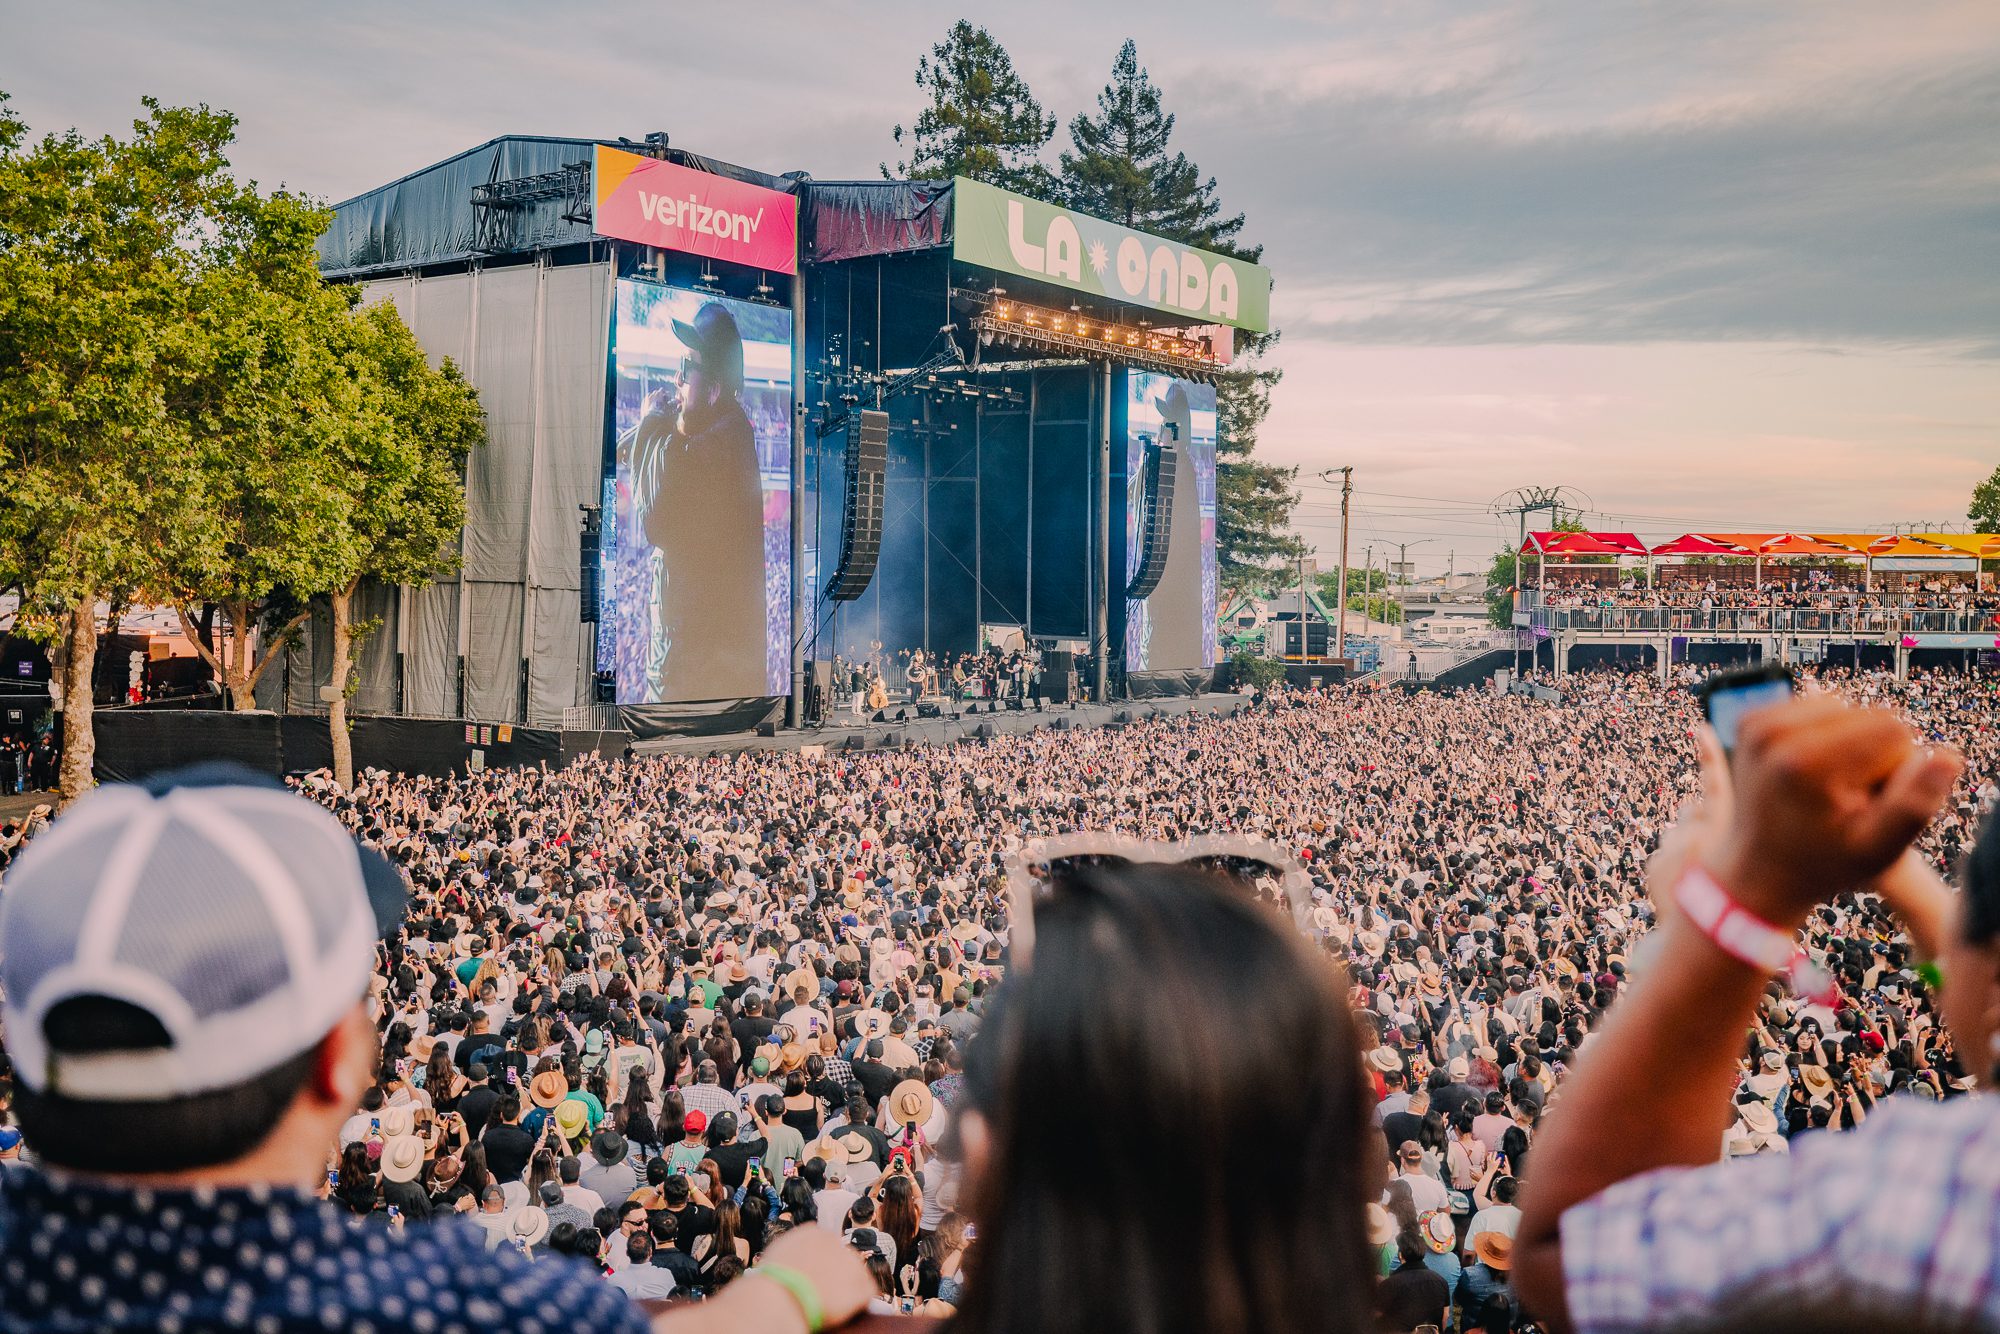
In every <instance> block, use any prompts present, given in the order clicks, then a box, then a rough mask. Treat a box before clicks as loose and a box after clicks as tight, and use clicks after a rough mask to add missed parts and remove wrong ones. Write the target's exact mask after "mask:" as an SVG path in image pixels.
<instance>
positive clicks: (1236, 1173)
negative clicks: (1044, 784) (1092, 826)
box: [954, 865, 1383, 1334]
mask: <svg viewBox="0 0 2000 1334" xmlns="http://www.w3.org/2000/svg"><path fill="white" fill-rule="evenodd" d="M1035 927H1036V943H1035V957H1034V961H1033V963H1032V964H1031V965H1029V967H1028V968H1027V969H1026V970H1025V971H1018V972H1017V973H1016V974H1015V975H1014V976H1012V977H1010V978H1009V979H1008V981H1007V982H1006V983H1005V984H1004V985H1003V986H1002V987H1001V990H1000V995H999V997H998V999H997V1000H996V1001H995V1002H993V1003H992V1004H991V1005H990V1006H989V1008H988V1011H987V1015H986V1020H985V1027H984V1029H983V1030H982V1032H981V1034H980V1037H979V1041H977V1042H976V1043H974V1044H972V1048H971V1052H970V1061H969V1063H968V1064H969V1069H968V1071H967V1080H968V1093H969V1095H970V1102H971V1105H972V1107H973V1108H974V1109H975V1110H977V1111H978V1112H979V1113H980V1115H981V1116H982V1117H983V1118H984V1119H985V1121H986V1122H987V1124H988V1126H989V1127H990V1130H991V1142H992V1145H993V1150H992V1154H991V1157H990V1160H989V1162H988V1164H987V1167H986V1170H985V1171H984V1172H983V1173H982V1174H981V1178H980V1180H979V1181H977V1182H975V1183H972V1185H973V1192H974V1193H975V1194H976V1196H977V1199H976V1202H975V1203H974V1204H973V1205H972V1206H971V1210H970V1211H971V1212H972V1213H973V1214H974V1215H975V1216H976V1217H978V1218H979V1220H980V1222H981V1225H982V1228H981V1233H982V1235H981V1237H980V1243H979V1244H980V1247H981V1250H982V1252H983V1254H982V1255H981V1258H980V1264H979V1274H978V1281H977V1282H975V1283H973V1284H971V1285H970V1286H969V1287H968V1289H967V1291H966V1294H965V1301H964V1303H963V1304H962V1305H961V1306H960V1307H959V1312H958V1316H957V1319H956V1320H955V1321H954V1328H955V1330H957V1331H962V1332H963V1334H1027V1331H1030V1330H1033V1331H1037V1332H1038V1334H1085V1332H1086V1331H1092V1332H1094V1331H1097V1330H1102V1329H1116V1328H1148V1327H1150V1328H1168V1327H1179V1328H1210V1329H1253V1328H1254V1329H1259V1330H1265V1331H1271V1334H1290V1332H1292V1331H1301V1330H1305V1329H1308V1328H1310V1329H1312V1330H1313V1331H1315V1334H1343V1332H1344V1331H1360V1330H1363V1329H1366V1328H1368V1327H1369V1325H1370V1320H1369V1313H1370V1311H1371V1307H1372V1302H1373V1293H1374V1269H1373V1263H1372V1259H1373V1257H1372V1252H1371V1249H1370V1247H1369V1246H1368V1243H1367V1238H1366V1232H1365V1227H1364V1223H1365V1217H1364V1205H1365V1202H1366V1201H1367V1200H1368V1199H1369V1198H1371V1197H1373V1196H1374V1195H1375V1194H1376V1193H1377V1192H1378V1191H1379V1190H1380V1189H1381V1179H1382V1175H1383V1168H1382V1166H1381V1165H1380V1164H1379V1163H1377V1162H1376V1161H1375V1159H1374V1157H1373V1156H1372V1155H1370V1154H1369V1153H1367V1152H1366V1150H1365V1149H1364V1148H1363V1147H1362V1146H1363V1145H1364V1144H1366V1143H1367V1136H1368V1135H1369V1133H1370V1126H1369V1113H1370V1110H1371V1107H1370V1102H1371V1100H1370V1099H1369V1097H1368V1096H1367V1092H1366V1086H1365V1083H1364V1081H1363V1077H1362V1073H1361V1058H1360V1050H1359V1045H1358V1043H1357V1041H1356V1037H1355V1031H1354V1023H1353V1017H1352V1015H1351V1013H1350V1012H1349V1010H1348V1006H1347V1001H1346V984H1345V983H1344V981H1343V980H1342V979H1341V978H1340V976H1339V974H1338V973H1337V971H1336V969H1335V968H1334V966H1333V964H1332V962H1331V961H1330V960H1329V959H1328V958H1327V957H1326V956H1325V955H1324V954H1323V953H1320V952H1318V951H1316V950H1314V949H1312V948H1310V947H1309V946H1308V944H1307V942H1306V941H1305V940H1304V938H1303V937H1301V936H1300V935H1299V934H1298V933H1296V932H1294V931H1292V930H1291V929H1290V928H1289V927H1288V926H1286V925H1285V924H1284V923H1283V922H1282V921H1281V920H1280V919H1279V918H1278V917H1276V916H1275V915H1273V914H1272V913H1271V912H1270V911H1268V910H1267V909H1266V908H1263V907H1260V906H1258V905H1257V904H1256V903H1254V902H1253V901H1252V900H1251V898H1250V897H1249V896H1248V895H1247V894H1245V893H1244V892H1243V890H1242V888H1241V887H1240V886H1239V885H1238V884H1237V883H1236V882H1234V881H1231V880H1227V879H1224V878H1222V877H1220V876H1217V875H1214V874H1211V873H1208V872H1204V871H1201V870H1198V869H1194V868H1190V867H1182V866H1157V865H1134V866H1104V865H1100V866H1089V867H1079V868H1077V869H1076V870H1075V871H1074V872H1073V873H1070V874H1067V875H1065V876H1064V877H1062V879H1061V880H1060V881H1059V882H1058V884H1057V887H1056V890H1055V892H1054V893H1053V895H1052V896H1051V897H1050V898H1049V899H1048V901H1047V902H1045V903H1044V904H1043V905H1041V907H1040V908H1039V909H1038V911H1037V912H1036V916H1035ZM1245 988H1248V990H1247V992H1246V990H1245ZM1222 994H1232V995H1234V996H1236V997H1238V998H1239V1000H1240V1002H1241V1006H1240V1009H1239V1008H1232V1009H1231V1010H1230V1011H1229V1012H1228V1013H1222V1012H1219V1011H1218V1010H1217V1009H1216V1007H1215V1006H1214V1005H1213V1003H1212V1001H1213V998H1214V997H1215V996H1217V995H1222ZM1162 1013H1168V1014H1173V1015H1175V1016H1176V1022H1175V1023H1174V1024H1173V1025H1171V1026H1164V1027H1163V1026H1162V1025H1161V1024H1160V1023H1159V1022H1158V1017H1159V1015H1160V1014H1162ZM1244 1013H1248V1014H1255V1015H1257V1016H1258V1021H1257V1022H1256V1023H1255V1024H1250V1025H1244V1024H1243V1023H1241V1021H1240V1019H1239V1018H1238V1017H1237V1016H1238V1015H1239V1014H1244ZM1077 1108H1088V1109H1090V1112H1089V1114H1088V1115H1081V1116H1080V1115H1078V1114H1077V1112H1076V1109H1077ZM1190 1142H1194V1143H1199V1144H1202V1145H1204V1146H1206V1147H1205V1148H1204V1150H1203V1152H1201V1153H1198V1154H1194V1155H1192V1156H1190V1155H1188V1154H1187V1152H1186V1146H1187V1144H1188V1143H1190ZM1379 1142H1380V1141H1379V1137H1378V1139H1377V1143H1379ZM1274 1143H1277V1144H1284V1145H1285V1146H1286V1160H1287V1161H1286V1170H1285V1172H1284V1174H1283V1175H1284V1176H1285V1178H1286V1181H1285V1189H1283V1190H1280V1191H1273V1190H1272V1189H1271V1186H1270V1180H1271V1177H1270V1160H1269V1158H1268V1156H1267V1153H1268V1146H1269V1145H1271V1144H1274ZM1166 1161H1174V1162H1178V1163H1180V1164H1182V1167H1181V1169H1180V1170H1179V1171H1178V1172H1176V1173H1170V1174H1169V1173H1162V1172H1160V1171H1159V1168H1158V1165H1159V1164H1160V1163H1161V1162H1166ZM1078 1163H1088V1164H1089V1165H1090V1170H1088V1171H1078V1170H1077V1164H1078Z"/></svg>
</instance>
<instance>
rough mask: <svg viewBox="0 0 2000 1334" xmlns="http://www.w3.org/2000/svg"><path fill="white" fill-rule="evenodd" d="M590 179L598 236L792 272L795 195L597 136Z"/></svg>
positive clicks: (794, 269) (794, 263)
mask: <svg viewBox="0 0 2000 1334" xmlns="http://www.w3.org/2000/svg"><path fill="white" fill-rule="evenodd" d="M595 179H596V208H595V209H594V210H593V211H592V214H591V227H592V230H594V231H595V232H596V233H597V234H598V235H599V236H610V237H615V238H617V239H618V240H620V241H636V242H637V243H639V244H640V245H649V246H658V247H659V248H660V249H662V250H680V251H684V252H686V253H687V254H690V255H706V256H708V257H709V258H711V259H721V260H727V261H729V262H730V263H732V264H744V265H748V266H749V267H751V268H755V269H769V270H770V271H772V272H774V273H796V272H798V266H799V261H798V255H799V201H798V200H797V199H796V198H794V197H793V196H791V195H788V194H783V193H781V192H779V191H777V190H766V189H764V188H763V187H762V186H758V185H746V184H744V183H743V182H741V181H736V180H731V179H730V178H729V177H727V176H717V175H714V174H713V173H710V172H706V171H696V170H694V169H693V168H692V167H683V166H679V165H677V164H675V163H672V162H662V161H660V160H659V159H658V158H650V157H642V156H640V155H639V154H637V153H627V152H625V151H624V150H623V149H618V148H607V147H605V146H604V145H603V144H599V145H598V146H597V159H596V170H595Z"/></svg>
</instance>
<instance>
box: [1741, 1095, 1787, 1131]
mask: <svg viewBox="0 0 2000 1334" xmlns="http://www.w3.org/2000/svg"><path fill="white" fill-rule="evenodd" d="M1736 1115H1737V1116H1738V1117H1739V1118H1741V1120H1742V1122H1743V1125H1744V1127H1745V1128H1746V1129H1748V1130H1749V1131H1750V1132H1751V1133H1752V1134H1757V1135H1775V1134H1776V1133H1777V1131H1778V1114H1777V1113H1776V1112H1774V1111H1772V1110H1771V1104H1770V1103H1768V1102H1746V1103H1744V1104H1743V1105H1742V1106H1740V1107H1738V1108H1737V1109H1736Z"/></svg>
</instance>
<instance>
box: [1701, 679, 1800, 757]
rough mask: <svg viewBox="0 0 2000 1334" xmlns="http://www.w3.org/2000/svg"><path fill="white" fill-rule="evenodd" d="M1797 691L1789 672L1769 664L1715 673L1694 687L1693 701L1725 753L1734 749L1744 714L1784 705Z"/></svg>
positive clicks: (1796, 685)
mask: <svg viewBox="0 0 2000 1334" xmlns="http://www.w3.org/2000/svg"><path fill="white" fill-rule="evenodd" d="M1797 689H1798V684H1797V682H1795V681H1794V680H1793V679H1792V673H1791V671H1790V669H1789V668H1786V667H1781V666H1778V665H1776V664H1772V665H1770V666H1767V667H1744V668H1739V669H1737V670H1735V671H1728V672H1717V673H1716V674H1715V675H1713V676H1711V677H1709V678H1708V679H1707V680H1706V681H1703V682H1702V683H1701V684H1700V685H1699V686H1697V687H1695V698H1696V699H1699V700H1700V701H1701V711H1702V714H1703V715H1704V716H1705V717H1706V718H1707V719H1708V721H1709V725H1710V726H1712V727H1713V728H1715V735H1716V739H1717V740H1719V741H1720V742H1722V749H1723V752H1724V753H1725V754H1727V753H1729V752H1731V751H1734V750H1735V749H1736V729H1737V727H1738V725H1739V724H1741V723H1742V721H1743V718H1744V716H1745V715H1746V714H1750V713H1755V712H1756V711H1757V710H1758V709H1768V708H1770V707H1771V706H1772V705H1773V704H1783V703H1784V702H1785V701H1786V700H1788V699H1790V698H1791V697H1792V694H1793V692H1794V691H1796V690H1797Z"/></svg>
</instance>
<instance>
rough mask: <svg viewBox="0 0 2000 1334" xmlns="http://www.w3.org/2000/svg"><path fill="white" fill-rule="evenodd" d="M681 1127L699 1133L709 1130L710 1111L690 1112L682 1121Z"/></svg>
mask: <svg viewBox="0 0 2000 1334" xmlns="http://www.w3.org/2000/svg"><path fill="white" fill-rule="evenodd" d="M681 1129H682V1130H692V1131H694V1132H695V1133H696V1134H699V1133H701V1132H702V1131H704V1130H707V1129H708V1113H706V1112H702V1111H693V1112H689V1113H688V1114H687V1116H686V1117H685V1118H684V1119H683V1120H682V1121H681Z"/></svg>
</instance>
